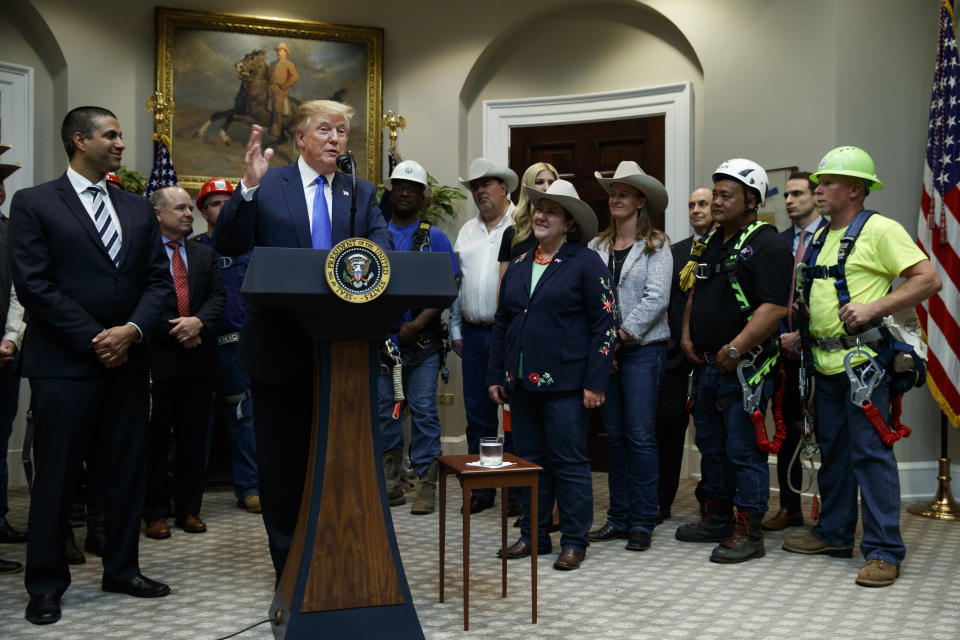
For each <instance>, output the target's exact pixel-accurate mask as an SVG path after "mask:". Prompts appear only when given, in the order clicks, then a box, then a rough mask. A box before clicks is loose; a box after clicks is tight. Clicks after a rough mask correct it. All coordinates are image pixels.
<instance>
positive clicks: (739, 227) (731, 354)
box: [676, 158, 792, 563]
mask: <svg viewBox="0 0 960 640" xmlns="http://www.w3.org/2000/svg"><path fill="white" fill-rule="evenodd" d="M766 191H767V174H766V172H765V171H764V170H763V168H761V167H760V165H758V164H757V163H755V162H752V161H750V160H744V159H742V158H734V159H732V160H728V161H726V162H724V163H723V164H721V165H720V167H719V168H717V170H716V171H715V172H714V174H713V202H712V206H711V212H712V214H713V219H714V221H716V223H717V225H718V227H717V229H716V230H715V231H714V232H713V233H712V234H711V236H710V237H709V238H708V239H707V245H706V248H705V249H704V250H703V253H702V254H701V256H700V259H699V264H697V265H696V268H695V270H694V274H695V275H696V282H695V284H694V287H693V291H692V292H691V294H690V298H689V300H688V301H687V308H686V312H685V314H684V322H683V335H682V338H681V343H680V345H681V347H682V348H683V352H684V354H685V355H686V357H687V360H689V361H690V363H691V364H693V365H695V366H697V367H698V372H697V373H698V379H699V383H698V386H699V389H698V393H697V397H696V401H695V403H694V407H693V420H694V425H695V426H696V430H697V435H696V442H697V448H699V449H700V455H701V456H702V461H701V470H702V474H703V480H704V487H703V490H704V497H705V502H706V513H705V514H704V516H703V517H702V518H701V519H700V521H698V522H695V523H690V524H685V525H683V526H681V527H680V528H678V529H677V533H676V538H677V540H681V541H684V542H719V543H720V544H719V545H718V546H717V547H716V548H715V549H714V550H713V553H712V554H711V556H710V560H712V561H713V562H721V563H735V562H745V561H747V560H750V559H751V558H759V557H761V556H763V555H764V547H763V533H762V531H761V528H760V523H761V521H762V519H763V515H764V514H765V513H766V511H767V500H768V499H769V497H770V473H769V470H768V468H767V452H768V451H770V450H772V449H770V445H769V442H767V435H766V431H765V429H764V428H763V421H764V416H763V414H764V413H765V409H766V406H767V401H768V400H769V398H770V396H771V395H772V392H773V376H772V374H773V373H774V372H775V371H779V362H778V360H779V344H778V342H777V339H776V335H775V334H776V331H777V323H779V322H780V320H781V319H782V318H783V317H784V316H785V315H786V313H787V298H788V296H789V293H790V268H791V265H792V261H791V259H790V252H789V250H788V249H787V247H786V245H785V244H784V243H783V241H782V240H780V238H778V237H777V230H776V229H775V228H774V227H773V226H772V225H769V224H765V223H763V222H759V221H758V220H757V207H758V206H759V205H761V204H762V203H763V198H764V196H765V195H766ZM775 442H777V444H779V441H775ZM761 446H765V447H767V448H766V449H762V448H761ZM734 505H736V507H737V513H736V518H734V513H733V507H734Z"/></svg>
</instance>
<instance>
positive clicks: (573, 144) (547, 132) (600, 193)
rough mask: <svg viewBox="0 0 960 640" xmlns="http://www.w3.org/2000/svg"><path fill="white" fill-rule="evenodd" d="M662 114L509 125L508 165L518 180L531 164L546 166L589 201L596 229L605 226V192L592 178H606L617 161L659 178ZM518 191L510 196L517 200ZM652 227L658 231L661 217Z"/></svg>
mask: <svg viewBox="0 0 960 640" xmlns="http://www.w3.org/2000/svg"><path fill="white" fill-rule="evenodd" d="M663 126H664V116H651V117H648V118H631V119H628V120H606V121H602V122H585V123H579V124H560V125H546V126H541V127H514V128H512V129H511V130H510V167H511V168H512V169H513V170H514V171H516V172H517V175H518V176H522V175H523V172H524V170H525V169H526V168H527V167H529V166H530V165H531V164H533V163H534V162H549V163H550V164H552V165H553V166H555V167H556V168H557V171H559V172H560V177H561V178H563V179H564V180H569V181H570V182H572V183H573V186H574V187H576V189H577V193H579V194H580V197H581V198H582V199H583V200H584V201H585V202H589V203H590V205H591V206H592V207H593V209H594V211H596V212H597V219H598V220H599V222H600V226H599V228H600V229H604V228H606V226H607V225H608V224H609V223H610V210H609V208H608V207H607V194H606V192H605V191H604V190H603V188H601V187H600V185H599V184H598V183H597V181H596V178H594V176H593V172H594V171H600V173H601V174H603V176H604V177H610V176H612V175H613V172H614V171H615V170H616V168H617V165H618V164H619V163H620V161H622V160H635V161H636V162H637V163H639V164H640V166H641V167H642V168H643V170H644V171H646V172H647V173H649V174H650V175H652V176H654V177H655V178H657V179H658V180H660V181H661V182H663V179H664V137H663V136H664V133H663ZM518 195H519V191H518V192H517V193H514V201H516V198H517V196H518ZM653 223H654V226H656V227H657V228H659V229H663V215H658V216H655V217H654V219H653Z"/></svg>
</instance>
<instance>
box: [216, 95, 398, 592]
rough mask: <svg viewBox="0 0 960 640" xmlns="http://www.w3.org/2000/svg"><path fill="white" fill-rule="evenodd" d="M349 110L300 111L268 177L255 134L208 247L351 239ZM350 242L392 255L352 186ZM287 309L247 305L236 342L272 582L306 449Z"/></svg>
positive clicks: (309, 377)
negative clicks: (250, 405) (343, 167)
mask: <svg viewBox="0 0 960 640" xmlns="http://www.w3.org/2000/svg"><path fill="white" fill-rule="evenodd" d="M352 115H353V108H352V107H349V106H347V105H344V104H341V103H338V102H331V101H328V100H312V101H310V102H305V103H303V104H302V105H301V106H300V109H299V110H298V112H297V117H296V142H297V146H298V148H299V150H300V158H299V159H298V160H297V161H296V162H294V163H292V164H289V165H286V166H283V167H274V168H272V169H268V167H269V164H270V158H271V157H273V149H266V150H265V151H264V150H262V149H261V140H262V137H263V129H262V127H260V126H259V125H254V126H253V127H252V130H251V132H250V141H249V142H248V143H247V151H246V157H245V160H244V161H245V165H246V168H245V170H244V174H243V178H242V179H241V182H240V188H239V189H237V190H236V191H234V193H233V195H232V196H231V198H230V200H229V201H228V202H227V204H225V205H224V207H223V210H222V212H221V213H220V217H219V218H217V224H216V226H215V227H214V232H213V241H214V247H215V248H216V250H217V251H219V252H220V253H221V254H223V255H231V256H232V255H239V254H242V253H244V252H246V251H249V250H250V249H251V248H253V247H255V246H264V247H302V248H314V249H329V248H330V247H331V246H332V245H333V244H336V243H337V242H340V241H341V240H345V239H346V238H347V237H348V236H349V235H350V198H351V191H352V189H353V187H352V185H351V181H350V179H349V178H347V177H346V176H344V175H343V174H341V173H338V172H337V164H336V160H337V156H338V155H340V154H342V153H343V152H344V151H345V150H346V148H347V132H348V131H349V127H350V117H351V116H352ZM355 195H356V201H357V216H356V230H355V232H354V235H356V236H359V237H365V238H369V239H370V240H372V241H373V242H376V243H377V244H379V245H380V246H382V247H383V248H385V249H392V248H393V241H392V239H391V237H390V232H389V231H387V228H386V225H385V224H384V220H383V216H382V215H381V214H380V209H379V208H378V207H377V202H376V195H377V190H376V187H375V186H374V185H373V184H371V183H369V182H367V181H366V180H359V179H358V180H357V192H356V194H355ZM311 345H312V342H311V340H310V338H309V337H308V336H307V334H306V333H305V332H304V331H303V329H302V328H301V327H300V325H299V324H298V323H297V321H296V319H295V318H294V317H293V315H292V314H291V313H290V312H289V311H287V310H286V309H280V308H270V307H263V306H260V305H254V304H248V305H247V309H246V317H245V319H244V323H243V331H242V332H241V338H240V362H241V366H243V367H244V368H245V369H246V371H247V373H248V374H249V375H250V378H251V383H250V391H251V393H252V394H253V400H254V405H255V406H256V411H255V415H254V430H255V432H256V436H257V463H258V467H259V470H260V500H261V504H262V508H263V522H264V525H265V526H266V528H267V535H268V537H269V540H270V555H271V556H272V558H273V566H274V568H275V569H276V572H277V576H278V577H279V575H280V573H281V572H282V571H283V565H284V564H285V563H286V559H287V552H288V551H289V549H290V543H291V540H292V538H293V532H294V529H295V527H296V524H297V514H298V512H299V510H300V498H301V496H302V494H303V480H304V475H305V474H306V467H307V458H308V454H309V449H310V430H311V420H312V408H313V360H312V354H313V348H312V346H311Z"/></svg>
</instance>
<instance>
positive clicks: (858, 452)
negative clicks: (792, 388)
mask: <svg viewBox="0 0 960 640" xmlns="http://www.w3.org/2000/svg"><path fill="white" fill-rule="evenodd" d="M811 179H812V180H813V181H814V182H817V183H818V186H817V189H816V196H817V198H818V200H820V199H823V200H824V201H825V202H826V203H827V205H828V206H829V207H830V214H831V218H830V228H829V229H826V230H821V231H820V232H819V233H818V234H817V235H816V236H815V238H814V240H813V243H812V245H811V249H810V250H808V253H807V256H806V258H805V262H807V264H808V265H809V266H808V267H807V268H806V269H805V270H804V275H803V276H802V280H803V281H804V283H805V285H806V286H805V288H804V290H805V291H806V292H808V293H807V294H806V298H807V301H808V305H809V343H810V344H809V347H810V349H811V352H812V357H813V365H814V368H815V369H816V373H815V376H814V377H815V391H814V402H815V405H816V413H817V423H818V424H817V440H818V441H819V444H820V455H821V466H820V472H819V474H818V476H817V477H818V481H819V484H820V492H821V494H822V497H823V516H822V517H821V519H820V522H818V523H817V525H816V526H815V527H814V528H813V529H812V530H811V531H810V533H809V534H807V535H805V536H802V537H789V538H787V539H786V541H785V542H784V543H783V548H784V549H786V550H787V551H792V552H794V553H805V554H826V555H831V556H837V557H842V558H849V557H851V555H852V554H853V541H854V535H855V533H856V528H857V489H858V487H859V494H860V502H861V508H862V510H863V539H862V541H861V544H860V550H861V552H862V553H863V557H864V558H865V559H866V561H867V564H866V565H864V567H863V569H861V570H860V573H859V575H858V576H857V580H856V582H857V584H859V585H862V586H865V587H885V586H887V585H891V584H893V582H894V580H896V579H897V576H898V575H899V573H900V562H901V561H902V560H903V557H904V555H905V553H906V548H905V547H904V544H903V539H902V538H901V537H900V481H899V477H898V475H897V461H896V458H895V457H894V455H893V449H892V446H891V445H892V440H890V441H889V442H888V441H886V440H885V439H884V438H882V437H881V433H880V432H881V431H883V432H884V435H886V434H890V433H892V432H891V430H890V428H889V426H887V425H888V424H889V423H888V421H889V419H890V395H891V393H890V391H891V389H890V378H889V376H887V375H886V374H885V369H886V367H882V368H879V367H877V362H876V361H883V360H884V357H883V356H884V352H885V351H890V349H888V348H887V347H884V346H882V345H883V344H885V343H884V341H883V340H882V339H878V335H879V334H880V333H881V327H879V326H878V325H879V320H880V319H881V318H883V317H884V316H887V315H889V314H892V313H894V312H895V311H899V310H901V309H906V308H910V307H914V306H915V305H917V304H919V303H920V302H922V301H923V300H925V299H926V298H928V297H930V296H931V295H933V294H934V293H936V292H937V291H939V290H940V286H941V285H940V277H939V276H938V275H937V272H936V270H935V269H934V268H933V266H932V265H931V264H930V261H929V260H927V259H926V256H925V255H924V254H923V252H922V251H920V249H918V248H917V246H916V244H915V243H914V241H913V239H912V238H911V237H910V235H909V234H908V233H907V232H906V230H905V229H904V228H903V227H902V226H901V225H900V224H899V223H898V222H896V221H894V220H891V219H890V218H886V217H884V216H881V215H879V214H876V213H875V212H870V213H872V215H870V214H868V213H864V214H863V215H859V216H858V214H860V213H861V212H863V202H864V199H865V198H866V197H867V194H868V193H869V192H870V191H871V190H877V189H882V188H883V183H882V182H880V180H879V179H878V178H877V175H876V170H875V168H874V164H873V160H872V159H871V158H870V156H869V155H867V153H866V152H864V151H863V150H862V149H859V148H857V147H839V148H837V149H834V150H832V151H830V152H829V153H827V155H825V156H824V157H823V159H822V160H821V161H820V164H819V166H818V169H817V171H816V172H815V173H814V174H813V175H812V176H811ZM864 219H865V220H866V222H862V220H864ZM861 224H862V226H861ZM858 227H859V233H857V228H858ZM850 237H853V238H854V240H853V242H852V246H851V243H850V240H849V238H850ZM841 248H843V249H844V250H845V261H844V262H843V263H842V271H843V272H844V273H842V274H841V273H838V271H837V267H836V265H837V264H838V262H839V261H840V260H839V251H840V250H841ZM838 275H839V278H838V277H837V276H838ZM897 276H900V277H903V278H906V282H904V283H903V284H902V285H900V286H899V287H898V288H897V289H896V290H894V291H890V285H891V283H892V282H893V279H894V278H895V277H897ZM800 280H801V276H799V275H798V287H800V286H801V285H800V282H799V281H800ZM843 280H845V286H844V285H843V283H842V282H841V281H843ZM798 295H799V294H798ZM868 344H869V345H872V346H867V345H868ZM873 347H877V350H874V348H873ZM875 359H876V360H875ZM871 367H875V368H876V369H875V371H874V373H875V374H876V375H873V376H872V377H869V378H868V377H867V376H868V373H869V371H870V369H871ZM865 370H866V371H865ZM848 373H849V374H853V375H855V380H856V382H854V383H853V386H854V387H855V388H851V384H852V383H851V379H850V378H849V377H848ZM867 379H869V380H870V381H871V383H872V384H868V385H862V384H861V383H860V382H861V381H862V380H867ZM871 386H872V393H871V392H870V391H871V388H870V387H871ZM858 391H859V392H864V391H865V392H867V393H866V394H861V395H862V397H861V395H858V397H857V398H856V399H857V403H856V404H854V398H853V395H854V393H855V392H858Z"/></svg>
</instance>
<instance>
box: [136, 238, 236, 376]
mask: <svg viewBox="0 0 960 640" xmlns="http://www.w3.org/2000/svg"><path fill="white" fill-rule="evenodd" d="M183 246H184V249H185V250H186V252H187V282H188V283H189V289H190V315H191V316H196V317H197V318H199V319H200V321H201V322H203V328H202V329H201V330H200V344H199V345H197V346H196V347H193V348H190V349H184V348H183V347H182V346H180V343H179V342H177V340H176V338H174V337H173V336H171V335H170V327H171V325H170V323H169V322H168V320H170V319H172V318H176V317H178V316H179V315H180V313H179V311H177V298H176V295H174V296H173V297H172V298H171V299H170V303H169V304H168V305H167V306H166V308H164V310H163V312H162V313H161V316H160V322H159V323H158V325H157V330H156V331H155V332H154V335H153V339H152V340H151V341H150V369H151V372H152V374H153V379H154V380H163V379H164V378H168V377H170V376H172V375H174V374H177V375H185V376H189V377H193V376H202V377H207V378H215V377H217V374H218V372H219V370H220V355H219V354H218V353H217V333H216V332H217V322H219V320H220V315H221V314H222V313H223V309H224V307H226V305H227V289H226V287H225V286H224V285H223V279H222V278H221V277H220V267H219V266H218V265H217V254H216V253H214V251H213V249H211V248H210V247H206V246H204V245H202V244H200V243H199V242H191V241H189V240H186V239H184V243H183Z"/></svg>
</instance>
